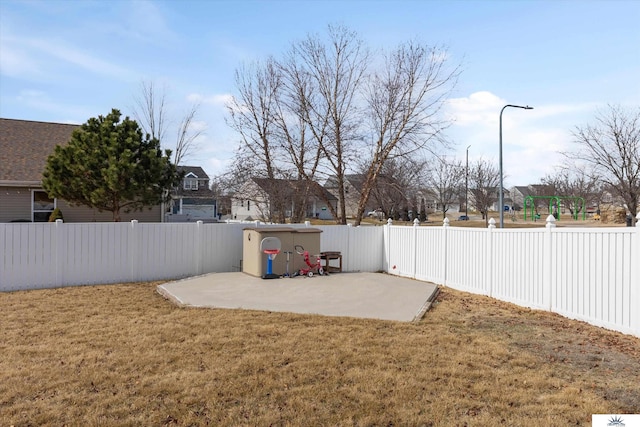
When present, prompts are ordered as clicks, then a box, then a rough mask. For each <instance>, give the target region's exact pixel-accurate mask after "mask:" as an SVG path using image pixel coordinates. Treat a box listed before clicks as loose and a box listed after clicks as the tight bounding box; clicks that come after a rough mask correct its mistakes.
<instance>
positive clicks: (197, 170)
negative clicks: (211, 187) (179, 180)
mask: <svg viewBox="0 0 640 427" xmlns="http://www.w3.org/2000/svg"><path fill="white" fill-rule="evenodd" d="M176 168H177V169H178V172H183V171H184V174H185V175H188V174H190V173H192V174H194V175H195V176H197V177H198V179H207V180H208V179H209V175H207V173H206V172H205V171H204V169H202V168H201V167H200V166H177V167H176Z"/></svg>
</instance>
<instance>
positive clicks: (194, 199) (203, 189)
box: [166, 166, 218, 222]
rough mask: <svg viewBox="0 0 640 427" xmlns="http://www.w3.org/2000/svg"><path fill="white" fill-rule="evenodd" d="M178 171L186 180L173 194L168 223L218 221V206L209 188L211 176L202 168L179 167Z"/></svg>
mask: <svg viewBox="0 0 640 427" xmlns="http://www.w3.org/2000/svg"><path fill="white" fill-rule="evenodd" d="M177 169H178V172H182V173H183V174H184V178H183V179H182V182H181V183H180V185H179V186H178V187H176V188H174V189H173V191H172V192H171V202H170V203H169V206H168V207H167V211H168V212H167V214H166V221H167V222H195V221H204V222H213V221H216V220H217V219H218V218H217V206H216V200H215V196H214V193H213V191H212V190H211V188H209V176H208V175H207V174H206V173H205V171H204V170H203V169H202V168H201V167H200V166H178V167H177Z"/></svg>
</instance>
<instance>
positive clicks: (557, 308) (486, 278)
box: [385, 221, 640, 336]
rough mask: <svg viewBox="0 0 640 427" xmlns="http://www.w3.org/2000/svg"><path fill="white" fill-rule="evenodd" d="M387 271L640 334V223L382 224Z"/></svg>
mask: <svg viewBox="0 0 640 427" xmlns="http://www.w3.org/2000/svg"><path fill="white" fill-rule="evenodd" d="M385 228H386V230H385V270H386V271H388V272H389V273H391V274H396V275H400V276H404V277H411V278H415V279H418V280H427V281H430V282H434V283H436V284H440V285H445V286H448V287H451V288H454V289H459V290H462V291H467V292H473V293H478V294H483V295H488V296H491V297H494V298H497V299H500V300H503V301H509V302H512V303H515V304H518V305H520V306H524V307H531V308H536V309H542V310H548V311H553V312H556V313H559V314H562V315H563V316H566V317H569V318H573V319H579V320H583V321H585V322H589V323H591V324H594V325H598V326H603V327H606V328H609V329H613V330H617V331H620V332H624V333H629V334H633V335H636V336H640V227H635V228H622V227H616V228H613V227H611V228H556V227H555V226H554V224H553V222H551V221H550V222H549V223H548V224H547V227H545V228H531V229H523V228H515V229H513V228H512V229H497V228H495V227H490V228H488V229H472V228H458V227H448V226H444V227H404V226H393V225H388V226H387V227H385Z"/></svg>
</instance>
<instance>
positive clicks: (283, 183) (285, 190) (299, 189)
mask: <svg viewBox="0 0 640 427" xmlns="http://www.w3.org/2000/svg"><path fill="white" fill-rule="evenodd" d="M253 181H254V182H255V183H256V184H257V185H258V186H259V187H260V188H262V189H263V190H264V191H265V192H266V193H268V194H269V195H270V196H274V195H277V196H278V197H281V198H291V197H292V196H293V195H295V194H304V193H305V189H306V188H305V187H306V186H309V187H308V189H309V194H314V195H316V196H318V197H324V198H325V199H327V200H337V199H336V197H335V196H334V195H333V194H331V193H330V192H329V191H327V190H326V189H325V188H324V187H322V186H321V185H320V184H318V183H317V182H315V181H306V180H292V179H268V178H253Z"/></svg>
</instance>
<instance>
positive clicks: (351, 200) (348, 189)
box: [324, 173, 381, 218]
mask: <svg viewBox="0 0 640 427" xmlns="http://www.w3.org/2000/svg"><path fill="white" fill-rule="evenodd" d="M364 179H365V176H364V174H360V173H356V174H345V176H344V199H345V200H344V205H345V215H346V216H347V218H355V217H356V216H357V214H358V203H359V202H360V195H361V194H362V187H363V184H364ZM324 188H326V189H327V190H328V191H329V192H330V193H331V194H332V195H333V196H334V197H335V199H336V200H338V197H339V191H338V189H339V186H338V178H337V177H336V176H332V177H329V178H328V179H327V181H326V182H325V183H324ZM379 208H381V206H380V203H376V201H374V200H372V198H371V197H370V198H369V201H368V203H367V206H365V208H364V212H363V215H366V213H367V212H370V211H375V210H376V209H379ZM337 212H340V205H339V201H338V208H337Z"/></svg>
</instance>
